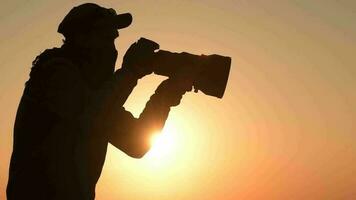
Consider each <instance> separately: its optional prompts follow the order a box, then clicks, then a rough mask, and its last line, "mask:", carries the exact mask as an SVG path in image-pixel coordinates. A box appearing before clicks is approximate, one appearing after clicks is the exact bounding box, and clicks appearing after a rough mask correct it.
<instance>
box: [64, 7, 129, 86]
mask: <svg viewBox="0 0 356 200" xmlns="http://www.w3.org/2000/svg"><path fill="white" fill-rule="evenodd" d="M131 22H132V16H131V14H129V13H124V14H119V15H118V14H116V12H115V10H114V9H112V8H104V7H101V6H99V5H96V4H93V3H86V4H82V5H79V6H77V7H74V8H73V9H72V10H70V12H69V13H68V14H67V15H66V16H65V17H64V19H63V21H62V22H61V23H60V25H59V27H58V32H59V33H61V34H63V35H64V37H65V44H68V45H67V46H69V47H73V48H75V49H76V50H77V51H78V50H79V51H81V52H82V53H84V54H85V58H84V59H85V62H87V63H86V65H85V66H83V69H82V71H83V73H84V77H85V78H86V79H87V81H89V83H90V84H91V85H93V86H95V85H96V84H98V85H100V84H101V83H102V82H103V81H105V80H106V79H107V77H109V76H110V75H112V73H113V72H114V69H115V62H116V58H117V51H116V48H115V43H114V40H115V38H117V37H118V36H119V33H118V29H121V28H125V27H127V26H129V25H130V24H131Z"/></svg>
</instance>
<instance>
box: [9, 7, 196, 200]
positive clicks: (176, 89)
mask: <svg viewBox="0 0 356 200" xmlns="http://www.w3.org/2000/svg"><path fill="white" fill-rule="evenodd" d="M131 21H132V17H131V15H130V14H129V13H126V14H120V15H117V14H116V12H115V10H113V9H107V8H103V7H100V6H98V5H96V4H91V3H87V4H83V5H80V6H78V7H74V8H73V9H72V10H71V11H70V12H69V13H68V14H67V15H66V17H65V18H64V19H63V21H62V22H61V23H60V25H59V28H58V32H59V33H62V34H63V35H64V37H65V40H64V44H63V45H62V46H61V47H60V48H53V49H48V50H45V51H44V52H43V53H41V54H40V55H39V56H37V58H36V59H35V60H34V62H33V67H32V69H31V73H30V78H29V80H28V81H27V82H26V85H25V89H24V93H23V96H22V98H21V101H20V104H19V107H18V112H17V116H16V121H15V127H14V144H13V153H12V157H11V163H10V170H9V181H8V186H7V198H8V199H9V200H13V199H39V200H40V199H46V200H49V199H61V200H64V199H67V200H68V199H76V200H80V199H85V200H87V199H94V198H95V185H96V183H97V181H98V179H99V176H100V173H101V170H102V167H103V164H104V160H105V155H106V150H107V145H108V143H110V144H112V145H114V146H115V147H117V148H118V149H120V150H122V151H123V152H125V153H126V154H127V155H129V156H131V157H134V158H141V157H142V156H143V155H144V154H145V153H146V152H147V151H148V150H149V148H150V145H149V143H148V139H149V137H150V134H152V133H153V132H154V131H157V130H161V129H162V128H163V126H164V123H165V120H166V119H167V117H168V113H169V111H170V107H172V106H176V105H178V104H179V103H180V100H181V98H182V95H183V94H184V93H185V92H187V91H190V90H191V89H192V88H191V84H190V83H188V82H184V81H182V80H173V79H167V80H165V81H163V82H162V83H161V84H160V85H159V87H158V88H157V90H156V91H155V94H153V95H152V96H151V98H150V100H149V101H148V102H147V104H146V107H145V109H144V111H143V112H142V113H141V115H140V117H139V118H138V119H136V118H134V117H133V116H132V114H131V113H130V112H128V111H125V109H124V108H123V104H124V102H125V101H126V99H127V97H128V96H129V95H130V93H131V92H132V90H133V88H134V87H135V86H136V84H137V80H138V79H140V78H142V77H143V76H145V75H147V74H150V73H152V69H151V67H150V65H149V63H150V59H152V56H153V53H154V49H152V48H151V49H150V48H145V45H142V41H138V42H137V43H135V44H133V45H131V47H130V48H129V49H128V51H127V52H126V54H125V56H124V60H123V66H122V68H121V69H119V70H117V71H115V72H114V67H115V62H116V58H117V51H116V49H115V44H114V40H115V38H117V37H118V36H119V34H118V31H117V30H118V29H121V28H125V27H127V26H129V25H130V24H131ZM151 45H152V44H151ZM154 45H157V44H154ZM155 48H158V45H157V47H155ZM147 49H148V50H147Z"/></svg>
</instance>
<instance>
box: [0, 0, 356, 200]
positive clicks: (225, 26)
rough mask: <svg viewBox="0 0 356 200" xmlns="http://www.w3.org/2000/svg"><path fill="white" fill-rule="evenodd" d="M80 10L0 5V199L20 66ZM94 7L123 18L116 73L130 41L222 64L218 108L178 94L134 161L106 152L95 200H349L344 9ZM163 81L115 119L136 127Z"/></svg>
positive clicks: (351, 61)
mask: <svg viewBox="0 0 356 200" xmlns="http://www.w3.org/2000/svg"><path fill="white" fill-rule="evenodd" d="M84 2H86V1H69V0H61V1H49V0H21V1H10V0H2V1H1V3H0V159H1V162H0V199H5V189H6V184H7V179H8V175H7V173H8V166H9V159H10V155H11V151H12V128H13V124H14V119H15V113H16V109H17V105H18V102H19V99H20V97H21V94H22V91H23V88H24V83H25V81H26V80H27V79H28V74H29V71H30V67H31V62H32V60H33V59H34V58H35V57H36V55H38V54H39V53H40V52H42V51H43V50H45V49H46V48H51V47H54V46H60V45H61V43H62V39H63V37H62V36H61V35H60V34H59V33H57V32H56V31H57V27H58V24H59V23H60V21H61V20H62V19H63V17H64V16H65V15H66V14H67V13H68V11H69V10H70V9H71V8H72V7H73V6H76V5H79V4H80V3H84ZM96 3H98V4H99V5H102V6H104V7H112V8H114V9H115V10H116V11H117V12H119V13H121V12H130V13H132V15H133V23H132V25H131V26H130V27H128V28H126V29H123V30H121V31H120V37H119V38H118V39H117V40H116V47H117V49H118V51H119V58H118V61H117V63H116V64H117V67H118V68H119V66H120V64H121V60H122V55H123V53H124V52H125V51H126V49H127V48H128V47H129V45H130V44H131V43H133V42H135V41H136V40H137V39H139V38H140V37H146V38H149V39H151V40H154V41H156V42H158V43H159V44H160V45H161V49H164V50H169V51H175V52H181V51H186V52H190V53H194V54H221V55H225V56H230V57H232V66H231V72H230V79H229V81H228V85H227V88H226V91H225V96H224V98H223V99H217V98H215V97H211V96H206V95H204V94H203V93H201V92H199V93H197V94H196V93H188V94H186V95H185V96H184V98H183V100H182V102H181V104H180V105H179V106H178V107H175V108H173V109H172V111H171V113H170V116H169V118H168V120H167V123H166V127H165V129H164V131H163V134H165V136H164V137H163V138H161V139H160V141H158V142H156V143H155V144H154V146H153V148H152V150H151V151H150V152H149V153H148V154H147V155H146V156H145V157H144V158H142V159H133V158H130V157H128V156H127V155H125V154H124V153H123V152H121V151H119V150H117V149H115V148H114V147H113V146H109V151H108V154H107V157H106V163H105V166H104V169H103V173H102V176H101V178H100V180H99V182H98V185H97V188H96V195H97V199H99V200H101V199H104V200H114V199H125V200H136V199H157V200H182V199H189V200H191V199H192V200H213V199H214V200H216V199H226V200H235V199H247V200H251V199H252V200H254V199H263V200H266V199H271V200H285V199H296V200H299V199H308V200H309V199H310V200H325V199H332V200H334V199H335V200H339V199H356V145H355V141H356V105H355V104H356V103H355V102H356V92H355V88H356V55H355V52H356V23H355V21H356V1H353V0H340V1H336V0H334V1H332V0H293V1H292V0H269V1H265V0H230V1H224V0H220V1H219V0H214V1H213V0H204V1H203V0H200V1H198V0H190V1H188V0H175V1H173V0H172V1H167V0H166V1H164V0H137V1H121V0H117V1H115V0H107V1H104V0H101V1H96ZM167 67H169V66H167ZM164 79H165V77H161V76H155V75H152V76H149V77H147V78H144V79H142V80H140V81H139V84H138V86H137V87H136V88H135V90H134V92H133V94H132V95H131V96H130V98H129V99H128V101H127V102H126V103H125V108H126V109H127V110H129V111H131V112H132V113H133V114H134V115H135V116H136V117H137V116H138V115H139V114H140V112H141V111H142V109H143V108H144V106H145V103H146V101H147V100H148V98H149V96H150V95H151V94H152V93H153V92H154V90H155V88H156V87H157V85H158V84H159V83H160V81H162V80H164Z"/></svg>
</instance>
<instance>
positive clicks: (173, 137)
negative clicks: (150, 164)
mask: <svg viewBox="0 0 356 200" xmlns="http://www.w3.org/2000/svg"><path fill="white" fill-rule="evenodd" d="M177 139H178V138H177V133H176V130H175V128H174V126H173V125H172V124H166V126H165V127H164V128H163V130H162V131H161V132H157V133H154V134H153V135H152V137H151V138H150V144H151V149H150V151H149V152H148V154H147V157H149V158H162V157H166V156H169V155H170V154H172V153H173V151H174V150H175V149H176V142H177Z"/></svg>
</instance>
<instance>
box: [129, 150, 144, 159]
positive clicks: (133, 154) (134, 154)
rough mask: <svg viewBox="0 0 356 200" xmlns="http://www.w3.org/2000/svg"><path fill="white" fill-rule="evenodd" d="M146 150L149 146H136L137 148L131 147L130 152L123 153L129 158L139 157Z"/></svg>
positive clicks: (141, 156)
mask: <svg viewBox="0 0 356 200" xmlns="http://www.w3.org/2000/svg"><path fill="white" fill-rule="evenodd" d="M148 151H149V148H137V149H132V150H131V151H130V152H125V153H126V154H127V155H128V156H130V157H131V158H135V159H140V158H143V157H144V156H145V155H146V153H147V152H148Z"/></svg>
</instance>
